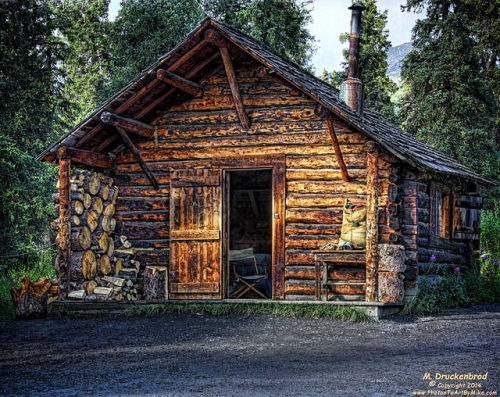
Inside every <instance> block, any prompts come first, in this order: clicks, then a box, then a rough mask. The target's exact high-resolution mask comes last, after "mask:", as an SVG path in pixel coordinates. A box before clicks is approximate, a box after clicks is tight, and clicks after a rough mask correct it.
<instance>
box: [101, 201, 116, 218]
mask: <svg viewBox="0 0 500 397" xmlns="http://www.w3.org/2000/svg"><path fill="white" fill-rule="evenodd" d="M102 213H103V215H106V216H113V215H114V214H115V205H114V204H113V203H111V204H108V205H107V206H106V207H104V211H103V212H102Z"/></svg>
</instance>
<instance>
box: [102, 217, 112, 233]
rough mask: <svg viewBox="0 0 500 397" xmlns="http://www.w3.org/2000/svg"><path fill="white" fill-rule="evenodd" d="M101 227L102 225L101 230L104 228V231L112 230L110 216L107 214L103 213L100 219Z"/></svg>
mask: <svg viewBox="0 0 500 397" xmlns="http://www.w3.org/2000/svg"><path fill="white" fill-rule="evenodd" d="M101 227H102V230H104V231H105V232H111V231H113V230H112V229H111V218H110V217H109V216H106V215H104V216H103V217H102V219H101Z"/></svg>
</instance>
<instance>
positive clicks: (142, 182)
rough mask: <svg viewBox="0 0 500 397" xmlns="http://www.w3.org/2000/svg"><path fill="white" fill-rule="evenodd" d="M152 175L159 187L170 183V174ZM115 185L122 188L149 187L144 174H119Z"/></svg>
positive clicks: (155, 173)
mask: <svg viewBox="0 0 500 397" xmlns="http://www.w3.org/2000/svg"><path fill="white" fill-rule="evenodd" d="M153 175H154V177H155V179H156V181H157V182H158V184H159V185H168V184H169V183H170V173H160V172H153ZM115 183H116V184H117V185H119V186H122V187H125V186H148V185H151V182H150V181H149V179H148V178H147V177H146V176H145V175H144V173H129V174H119V175H117V177H116V179H115Z"/></svg>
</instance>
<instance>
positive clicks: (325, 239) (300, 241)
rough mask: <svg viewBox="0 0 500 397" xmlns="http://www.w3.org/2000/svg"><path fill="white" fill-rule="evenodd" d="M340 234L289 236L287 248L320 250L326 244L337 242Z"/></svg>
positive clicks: (286, 240)
mask: <svg viewBox="0 0 500 397" xmlns="http://www.w3.org/2000/svg"><path fill="white" fill-rule="evenodd" d="M338 238H339V235H312V236H287V237H286V238H285V248H286V249H312V250H319V249H320V248H321V246H323V245H324V244H337V243H338Z"/></svg>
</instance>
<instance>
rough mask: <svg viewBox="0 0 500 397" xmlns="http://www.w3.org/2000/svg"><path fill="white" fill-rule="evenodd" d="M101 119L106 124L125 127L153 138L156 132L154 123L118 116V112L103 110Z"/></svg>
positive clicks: (137, 133)
mask: <svg viewBox="0 0 500 397" xmlns="http://www.w3.org/2000/svg"><path fill="white" fill-rule="evenodd" d="M101 121H102V122H103V123H105V124H109V125H113V126H115V127H120V128H123V129H124V130H126V131H128V132H132V133H134V134H136V135H140V136H143V137H145V138H151V137H152V136H153V134H154V132H155V128H154V127H153V126H152V125H149V124H146V123H143V122H142V121H138V120H134V119H129V118H127V117H122V116H118V115H117V114H114V113H110V112H102V113H101Z"/></svg>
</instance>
